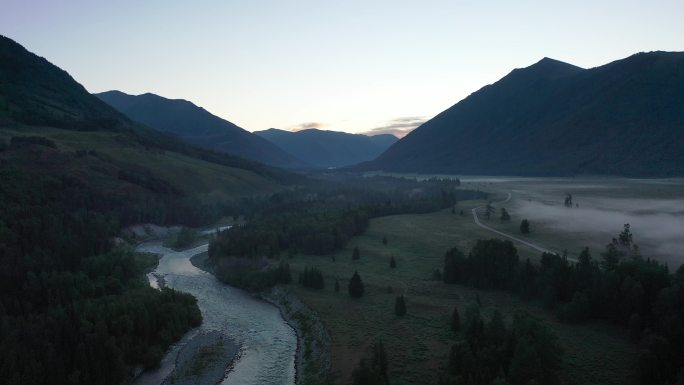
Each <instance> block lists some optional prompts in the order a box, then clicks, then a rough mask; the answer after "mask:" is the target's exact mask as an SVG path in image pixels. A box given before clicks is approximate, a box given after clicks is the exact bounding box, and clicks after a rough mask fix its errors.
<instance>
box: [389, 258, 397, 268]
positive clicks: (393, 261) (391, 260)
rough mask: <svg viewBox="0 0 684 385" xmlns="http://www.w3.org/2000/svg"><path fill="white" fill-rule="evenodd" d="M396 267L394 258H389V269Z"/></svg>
mask: <svg viewBox="0 0 684 385" xmlns="http://www.w3.org/2000/svg"><path fill="white" fill-rule="evenodd" d="M395 267H397V261H395V260H394V256H391V257H390V269H394V268H395Z"/></svg>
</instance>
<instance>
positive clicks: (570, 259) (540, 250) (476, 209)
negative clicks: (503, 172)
mask: <svg viewBox="0 0 684 385" xmlns="http://www.w3.org/2000/svg"><path fill="white" fill-rule="evenodd" d="M512 196H513V195H512V194H511V193H508V196H507V197H506V199H504V200H502V201H498V202H493V203H506V202H508V201H510V200H511V197H512ZM483 207H485V206H478V207H475V208H474V209H472V210H471V211H472V213H473V220H474V221H475V224H476V225H478V226H480V227H482V228H483V229H485V230H488V231H491V232H492V233H495V234H497V235H500V236H502V237H505V238H508V239H511V240H513V241H515V242H518V243H522V244H523V245H525V246H527V247H531V248H532V249H534V250H537V251H539V252H542V253H551V254H560V253H558V252H557V251H553V250H549V249H547V248H544V247H542V246H539V245H535V244H534V243H532V242H528V241H526V240H524V239H520V238H518V237H516V236H514V235H510V234H507V233H504V232H503V231H499V230H497V229H494V228H492V227H490V226H487V225H485V224H484V223H482V222H480V218H479V217H478V216H477V211H478V210H480V209H482V208H483ZM568 261H571V262H577V260H576V259H574V258H568Z"/></svg>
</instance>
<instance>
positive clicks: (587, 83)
mask: <svg viewBox="0 0 684 385" xmlns="http://www.w3.org/2000/svg"><path fill="white" fill-rule="evenodd" d="M683 84H684V53H675V52H672V53H668V52H651V53H641V54H636V55H633V56H630V57H628V58H626V59H623V60H618V61H615V62H612V63H609V64H606V65H604V66H601V67H597V68H592V69H587V70H585V69H581V68H578V67H575V66H572V65H569V64H566V63H562V62H559V61H555V60H552V59H543V60H541V61H540V62H538V63H536V64H534V65H532V66H530V67H527V68H523V69H516V70H514V71H512V72H511V73H510V74H508V75H507V76H505V77H504V78H502V79H501V80H499V81H498V82H496V83H494V84H492V85H488V86H485V87H483V88H482V89H480V90H479V91H477V92H475V93H473V94H471V95H470V96H468V97H467V98H465V99H464V100H462V101H460V102H459V103H457V104H456V105H454V106H452V107H451V108H449V109H447V110H446V111H444V112H442V113H440V114H439V115H437V116H436V117H434V118H433V119H431V120H429V121H428V122H426V123H424V124H423V125H421V126H420V127H418V128H417V129H416V130H414V131H413V132H411V133H410V134H409V135H407V136H406V137H405V138H403V139H402V140H400V141H399V142H397V143H396V144H394V145H393V146H392V147H390V148H389V149H388V150H387V151H386V152H385V153H383V154H382V155H381V156H380V157H378V158H377V159H376V160H374V161H371V162H368V163H367V164H364V165H363V166H362V168H363V169H373V170H386V171H397V172H439V173H457V174H482V175H541V176H543V175H576V174H611V175H623V176H674V175H677V176H679V175H684V86H682V85H683Z"/></svg>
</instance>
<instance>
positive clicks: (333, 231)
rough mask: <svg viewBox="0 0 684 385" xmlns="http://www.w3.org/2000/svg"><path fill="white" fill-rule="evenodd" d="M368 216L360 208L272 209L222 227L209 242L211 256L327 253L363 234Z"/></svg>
mask: <svg viewBox="0 0 684 385" xmlns="http://www.w3.org/2000/svg"><path fill="white" fill-rule="evenodd" d="M368 218H369V215H368V213H367V212H366V211H365V210H363V209H361V208H356V209H339V210H330V211H309V210H297V211H291V212H290V211H285V212H282V213H273V214H270V215H268V216H265V217H262V218H260V219H258V220H254V221H253V222H249V223H248V224H246V225H244V226H234V227H232V228H230V229H228V230H226V231H222V232H221V233H220V234H219V235H218V236H217V237H216V239H214V240H213V241H212V242H211V244H210V245H209V256H210V258H212V259H215V258H220V257H222V256H238V257H247V258H256V257H262V256H265V257H269V258H271V257H275V256H278V255H279V254H280V252H281V251H284V250H290V251H291V252H293V253H297V252H301V253H305V254H313V255H324V254H328V253H330V252H333V251H335V250H338V249H340V248H342V247H343V246H344V245H345V244H346V243H347V241H348V240H349V239H350V238H351V237H352V236H354V235H359V234H361V233H362V232H363V231H364V230H365V229H366V227H367V226H368Z"/></svg>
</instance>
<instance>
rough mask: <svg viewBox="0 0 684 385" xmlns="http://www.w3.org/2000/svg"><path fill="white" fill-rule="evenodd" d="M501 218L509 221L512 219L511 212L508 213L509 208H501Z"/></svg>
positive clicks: (503, 220)
mask: <svg viewBox="0 0 684 385" xmlns="http://www.w3.org/2000/svg"><path fill="white" fill-rule="evenodd" d="M500 219H501V221H502V222H507V221H510V220H511V216H510V214H508V210H506V209H505V208H503V207H502V208H501V217H500Z"/></svg>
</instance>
